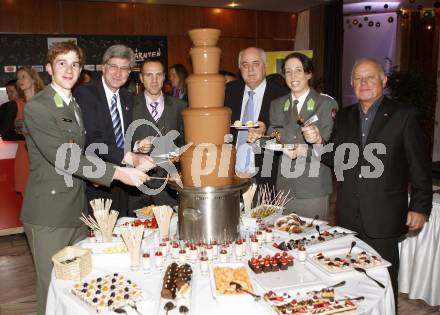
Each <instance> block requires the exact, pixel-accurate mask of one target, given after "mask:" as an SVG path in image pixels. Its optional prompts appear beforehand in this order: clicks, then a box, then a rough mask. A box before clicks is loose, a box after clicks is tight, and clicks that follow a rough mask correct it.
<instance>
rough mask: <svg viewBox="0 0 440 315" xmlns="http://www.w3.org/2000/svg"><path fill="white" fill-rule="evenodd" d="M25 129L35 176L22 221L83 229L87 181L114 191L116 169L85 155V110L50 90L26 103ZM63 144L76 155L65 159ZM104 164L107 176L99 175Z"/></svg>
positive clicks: (24, 201) (31, 180) (27, 190)
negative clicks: (98, 166)
mask: <svg viewBox="0 0 440 315" xmlns="http://www.w3.org/2000/svg"><path fill="white" fill-rule="evenodd" d="M75 111H76V115H75ZM24 124H25V137H26V144H27V148H28V151H29V161H30V174H29V180H28V183H27V186H26V191H25V194H24V200H23V206H22V214H21V219H22V221H23V222H25V223H30V224H36V225H44V226H57V227H74V226H80V225H81V224H82V223H81V221H80V220H79V217H80V216H81V212H86V211H87V210H86V209H87V207H86V196H85V181H84V179H90V180H92V181H93V182H95V183H97V184H99V185H105V186H109V185H110V183H111V181H112V178H113V175H114V172H115V168H114V165H113V164H110V163H104V162H102V161H101V160H100V159H98V158H96V157H89V156H88V157H87V158H86V157H85V156H84V155H83V151H84V143H85V131H84V124H83V122H82V118H81V110H80V108H79V106H78V105H77V104H76V103H75V102H72V103H71V105H70V106H68V104H66V103H64V102H63V100H62V98H61V97H60V96H59V95H58V94H57V93H56V91H55V90H54V89H53V88H52V87H51V86H50V85H49V86H47V87H46V88H45V89H44V90H43V91H41V92H40V93H38V94H37V95H35V96H34V97H33V98H32V99H31V100H30V101H29V102H28V103H27V104H26V106H25V110H24ZM63 144H67V146H68V147H69V146H70V147H74V148H76V149H77V150H76V154H71V152H73V151H70V150H67V152H68V154H67V155H63V154H60V153H61V152H60V150H59V148H60V146H61V145H63ZM57 154H58V159H57ZM56 161H57V162H58V163H55V162H56ZM99 163H101V166H102V167H101V168H100V169H98V172H99V171H101V173H100V174H98V173H96V172H95V173H94V174H93V173H92V172H93V171H96V165H99ZM64 174H67V175H72V177H71V178H72V180H71V182H70V183H69V182H68V181H67V182H66V181H65V177H64V176H63V175H64Z"/></svg>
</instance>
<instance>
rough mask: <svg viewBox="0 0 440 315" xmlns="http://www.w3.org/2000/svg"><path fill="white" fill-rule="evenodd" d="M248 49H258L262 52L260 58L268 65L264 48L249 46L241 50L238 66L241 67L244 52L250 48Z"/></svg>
mask: <svg viewBox="0 0 440 315" xmlns="http://www.w3.org/2000/svg"><path fill="white" fill-rule="evenodd" d="M248 49H256V50H258V52H259V53H260V58H261V60H262V61H263V64H264V65H266V52H265V51H264V50H263V49H261V48H257V47H248V48H245V49H243V50H240V52H239V53H238V67H239V68H240V65H241V58H242V57H243V54H244V52H245V51H246V50H248Z"/></svg>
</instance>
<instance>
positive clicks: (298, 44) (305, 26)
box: [295, 10, 310, 50]
mask: <svg viewBox="0 0 440 315" xmlns="http://www.w3.org/2000/svg"><path fill="white" fill-rule="evenodd" d="M309 19H310V11H309V10H307V11H302V12H301V13H299V14H298V24H297V26H296V35H295V50H307V49H309Z"/></svg>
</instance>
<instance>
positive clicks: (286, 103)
mask: <svg viewBox="0 0 440 315" xmlns="http://www.w3.org/2000/svg"><path fill="white" fill-rule="evenodd" d="M289 107H290V97H289V98H288V99H287V100H286V101H285V102H284V111H285V112H287V111H288V110H289Z"/></svg>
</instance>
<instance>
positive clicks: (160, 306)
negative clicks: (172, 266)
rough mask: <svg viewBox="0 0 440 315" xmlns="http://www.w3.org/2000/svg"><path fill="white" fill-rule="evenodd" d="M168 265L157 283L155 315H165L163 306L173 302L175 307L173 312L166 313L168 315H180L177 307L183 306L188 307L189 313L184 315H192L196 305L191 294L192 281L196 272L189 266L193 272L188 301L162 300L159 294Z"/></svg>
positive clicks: (192, 288) (192, 289)
mask: <svg viewBox="0 0 440 315" xmlns="http://www.w3.org/2000/svg"><path fill="white" fill-rule="evenodd" d="M177 264H178V265H179V266H180V265H181V264H179V263H177ZM168 265H169V264H168ZM168 265H166V267H165V268H163V271H162V273H161V278H160V281H159V288H158V289H157V292H159V297H158V298H159V303H157V307H158V308H157V309H156V312H155V314H158V315H165V314H167V312H166V311H165V309H164V307H165V304H166V303H167V302H173V304H174V305H176V307H175V308H174V309H173V310H171V311H169V312H168V315H181V313H180V312H179V307H180V306H181V305H185V306H186V307H188V309H189V312H188V313H186V314H188V315H189V314H192V313H193V309H194V307H195V305H196V304H195V300H194V295H195V294H193V291H194V283H195V281H194V279H195V275H196V273H197V272H196V270H194V267H193V266H191V268H192V270H193V274H192V278H191V292H190V293H189V297H188V299H187V300H186V301H184V302H179V303H178V302H177V299H174V300H170V299H165V298H162V296H161V294H160V292H161V290H162V285H163V277H164V275H165V271H166V269H167V267H168Z"/></svg>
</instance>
